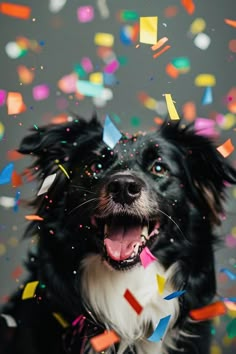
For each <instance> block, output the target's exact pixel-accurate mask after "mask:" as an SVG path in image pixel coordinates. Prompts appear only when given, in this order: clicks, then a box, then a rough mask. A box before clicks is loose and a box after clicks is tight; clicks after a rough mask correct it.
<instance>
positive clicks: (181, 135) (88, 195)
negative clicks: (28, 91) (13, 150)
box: [19, 118, 236, 271]
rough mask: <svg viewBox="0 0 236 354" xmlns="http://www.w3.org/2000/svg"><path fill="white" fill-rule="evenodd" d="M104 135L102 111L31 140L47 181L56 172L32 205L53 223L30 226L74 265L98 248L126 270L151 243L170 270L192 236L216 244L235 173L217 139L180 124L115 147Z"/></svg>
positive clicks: (26, 143)
mask: <svg viewBox="0 0 236 354" xmlns="http://www.w3.org/2000/svg"><path fill="white" fill-rule="evenodd" d="M102 133H103V128H102V126H101V124H100V123H99V122H98V121H97V119H96V118H94V119H92V120H91V121H90V122H86V121H84V120H83V119H75V120H74V121H73V122H68V123H67V124H64V125H56V126H48V127H43V128H40V129H38V130H37V131H35V132H33V133H32V134H31V135H29V136H28V137H26V138H24V139H23V141H22V144H21V146H20V149H19V151H20V152H21V153H23V154H31V155H32V156H33V157H35V162H34V165H33V170H34V172H35V174H36V175H37V177H38V178H39V180H40V181H41V183H42V181H43V180H44V179H45V178H46V177H47V176H49V175H51V174H53V173H56V179H55V181H54V183H53V185H52V186H51V187H50V189H49V190H48V191H47V193H46V194H44V195H42V196H38V197H36V198H35V200H34V202H33V204H34V205H35V206H36V207H37V213H38V215H39V216H41V217H42V218H43V219H44V220H43V221H41V222H36V221H34V222H33V223H32V224H31V225H30V226H29V228H28V232H31V234H35V233H36V234H40V237H41V243H42V244H44V249H45V245H47V247H46V248H47V250H48V254H50V256H49V258H50V257H54V258H55V259H57V261H58V264H59V266H60V262H63V267H64V271H65V269H67V268H68V271H71V270H72V269H77V267H78V266H79V265H78V264H77V262H78V260H79V259H81V257H83V256H85V255H86V254H88V253H93V252H94V253H100V254H101V257H102V259H104V260H105V261H106V262H107V263H108V264H109V265H110V266H112V267H113V268H115V269H118V270H127V269H129V268H130V267H132V266H134V265H136V264H137V263H139V262H140V253H141V251H142V250H143V248H144V247H145V246H147V247H148V248H150V249H151V251H152V252H153V253H154V254H155V255H156V256H157V257H158V258H159V259H160V260H161V261H162V263H163V264H164V266H166V267H168V266H169V265H171V263H173V262H174V261H176V259H178V258H179V259H182V258H184V257H186V249H187V248H188V247H189V246H188V245H189V242H191V243H192V244H195V245H197V244H198V245H201V244H203V243H204V244H205V245H206V244H211V243H212V242H213V239H212V233H211V230H212V228H213V227H214V225H216V224H219V223H220V219H221V214H222V212H223V202H224V189H225V183H226V182H228V183H235V181H236V174H235V171H234V170H233V169H232V168H231V167H230V166H229V165H228V164H227V162H226V160H225V159H224V158H223V157H222V156H221V155H220V154H219V153H218V151H217V150H216V148H215V147H214V146H213V144H212V143H211V142H210V140H209V139H207V138H205V137H203V136H199V135H197V134H195V133H194V131H193V129H192V128H191V127H189V128H181V126H180V124H176V123H171V122H170V123H166V124H164V125H163V126H162V127H161V128H160V130H159V131H157V132H151V133H147V134H137V135H134V136H123V137H122V138H121V139H120V141H119V142H118V143H117V145H116V146H115V148H114V149H111V148H109V147H108V146H107V145H106V144H105V143H104V142H103V140H102ZM198 231H199V232H198ZM56 243H57V248H56V247H55V244H56ZM55 249H56V251H55ZM53 252H54V255H53V256H52V255H51V253H52V254H53ZM55 259H54V263H55Z"/></svg>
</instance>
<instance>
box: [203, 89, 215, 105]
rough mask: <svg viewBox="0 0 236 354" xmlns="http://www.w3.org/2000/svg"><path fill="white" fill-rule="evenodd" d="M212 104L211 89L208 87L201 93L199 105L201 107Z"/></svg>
mask: <svg viewBox="0 0 236 354" xmlns="http://www.w3.org/2000/svg"><path fill="white" fill-rule="evenodd" d="M212 102H213V94H212V88H211V87H210V86H209V87H206V88H205V90H204V92H203V95H202V100H201V103H202V105H207V104H211V103H212Z"/></svg>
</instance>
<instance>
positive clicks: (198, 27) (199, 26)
mask: <svg viewBox="0 0 236 354" xmlns="http://www.w3.org/2000/svg"><path fill="white" fill-rule="evenodd" d="M205 28H206V21H205V20H204V19H203V18H199V17H198V18H196V19H195V20H194V21H193V22H192V24H191V26H190V32H191V33H192V34H198V33H201V32H203V31H204V30H205Z"/></svg>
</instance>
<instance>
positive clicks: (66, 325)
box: [52, 312, 69, 328]
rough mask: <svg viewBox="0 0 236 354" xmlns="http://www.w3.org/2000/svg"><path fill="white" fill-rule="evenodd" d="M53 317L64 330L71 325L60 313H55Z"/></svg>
mask: <svg viewBox="0 0 236 354" xmlns="http://www.w3.org/2000/svg"><path fill="white" fill-rule="evenodd" d="M52 315H53V317H55V319H56V320H57V321H58V322H59V323H60V325H61V326H62V327H63V328H67V327H69V323H68V322H67V321H66V320H65V319H64V318H63V317H62V315H61V314H60V313H58V312H53V313H52Z"/></svg>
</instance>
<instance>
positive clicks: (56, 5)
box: [48, 0, 67, 13]
mask: <svg viewBox="0 0 236 354" xmlns="http://www.w3.org/2000/svg"><path fill="white" fill-rule="evenodd" d="M66 2H67V0H50V1H49V5H48V7H49V11H51V12H53V13H57V12H59V11H61V10H62V9H63V7H64V6H65V4H66Z"/></svg>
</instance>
